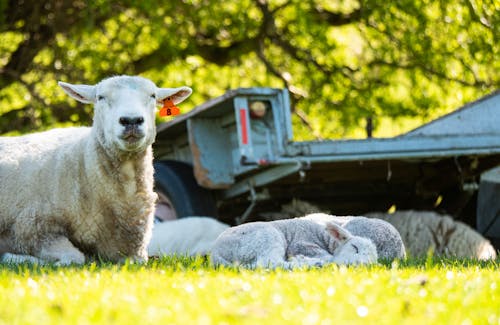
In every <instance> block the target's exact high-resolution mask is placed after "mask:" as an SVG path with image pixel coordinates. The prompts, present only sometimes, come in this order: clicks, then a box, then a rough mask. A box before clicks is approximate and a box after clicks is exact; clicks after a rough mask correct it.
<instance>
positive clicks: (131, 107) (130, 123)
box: [59, 76, 192, 152]
mask: <svg viewBox="0 0 500 325" xmlns="http://www.w3.org/2000/svg"><path fill="white" fill-rule="evenodd" d="M59 85H60V86H61V87H62V88H63V89H64V91H65V92H66V93H67V94H68V95H69V96H71V97H73V98H74V99H76V100H78V101H80V102H82V103H86V104H94V127H95V128H97V131H98V133H99V136H100V137H101V138H102V139H101V141H103V142H104V143H103V145H105V146H106V147H110V148H113V149H118V150H120V151H126V152H138V151H142V150H144V149H145V148H146V147H147V146H149V145H151V144H152V143H153V141H154V138H155V134H156V127H155V113H156V106H157V105H161V104H162V103H163V101H164V100H165V99H167V98H170V99H171V100H172V101H173V103H174V104H178V103H180V102H182V101H183V100H184V99H186V98H187V97H189V95H191V92H192V91H191V88H189V87H179V88H158V87H156V86H155V84H154V83H153V82H152V81H150V80H148V79H145V78H142V77H131V76H117V77H111V78H108V79H104V80H103V81H101V82H99V83H98V84H97V85H94V86H90V85H72V84H69V83H65V82H59Z"/></svg>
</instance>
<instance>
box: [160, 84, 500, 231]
mask: <svg viewBox="0 0 500 325" xmlns="http://www.w3.org/2000/svg"><path fill="white" fill-rule="evenodd" d="M499 126H500V92H496V93H494V94H491V95H489V96H487V97H484V98H482V99H480V100H478V101H476V102H473V103H470V104H468V105H466V106H464V107H462V108H460V109H458V110H456V111H454V112H452V113H450V114H448V115H445V116H443V117H441V118H439V119H436V120H434V121H432V122H430V123H428V124H425V125H423V126H422V127H419V128H417V129H415V130H413V131H411V132H408V133H406V134H403V135H400V136H397V137H393V138H367V139H362V140H327V141H294V140H293V133H292V124H291V112H290V99H289V95H288V92H287V90H283V89H272V88H242V89H236V90H230V91H228V92H227V93H226V94H224V95H223V96H221V97H218V98H215V99H212V100H209V101H207V102H205V103H204V104H202V105H200V106H198V107H196V108H195V109H193V110H192V111H190V112H188V113H187V114H184V115H182V116H179V117H177V118H175V119H173V120H171V121H169V122H167V123H164V124H161V125H160V126H159V127H158V132H157V137H156V142H155V144H154V153H155V159H156V162H155V168H156V186H157V191H158V192H159V193H160V197H161V202H160V203H161V204H160V205H159V206H160V208H163V209H166V210H170V213H171V214H172V217H183V216H187V215H210V216H214V217H217V218H219V219H220V220H223V221H226V222H229V223H233V224H234V223H241V222H245V221H247V220H255V219H256V218H258V217H257V216H258V215H259V213H260V212H262V211H277V210H279V206H280V205H281V204H283V203H285V202H289V201H290V200H291V199H292V198H298V199H303V200H306V201H309V202H312V203H314V204H317V205H319V206H320V207H322V208H324V209H326V210H329V211H331V212H332V213H335V214H337V215H345V214H362V213H365V212H368V211H386V210H387V209H389V208H390V207H391V206H395V207H396V208H397V209H426V210H429V209H432V210H438V211H441V212H447V213H450V214H452V215H454V216H456V217H458V218H460V219H462V220H464V221H466V222H468V223H469V224H474V223H475V222H476V217H477V220H478V224H479V225H481V227H482V228H481V229H480V230H481V231H482V232H483V233H485V234H487V235H488V236H489V237H497V238H498V237H500V220H499V218H498V215H499V211H500V208H499V207H498V206H499V204H498V203H497V204H496V207H495V208H494V209H496V211H491V209H490V208H488V205H489V204H490V201H491V200H493V199H494V198H495V200H496V197H498V187H497V188H495V187H494V186H490V185H491V184H490V183H491V182H490V183H488V184H489V185H488V186H486V187H487V188H488V189H485V190H483V192H484V193H486V194H484V193H481V194H482V195H480V201H481V205H482V206H481V208H479V207H477V196H478V189H479V188H480V187H481V188H482V186H480V185H481V183H480V175H481V173H483V172H484V171H486V170H489V169H491V168H493V167H495V166H497V165H500V127H499ZM499 178H500V177H498V178H497V179H496V181H494V182H493V183H492V184H493V185H494V184H500V180H499ZM490 180H491V178H490ZM495 189H496V192H495ZM492 191H493V192H492ZM480 192H481V191H480ZM495 195H497V196H496V197H495ZM476 209H477V210H478V211H479V213H476Z"/></svg>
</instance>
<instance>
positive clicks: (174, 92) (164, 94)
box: [156, 86, 193, 105]
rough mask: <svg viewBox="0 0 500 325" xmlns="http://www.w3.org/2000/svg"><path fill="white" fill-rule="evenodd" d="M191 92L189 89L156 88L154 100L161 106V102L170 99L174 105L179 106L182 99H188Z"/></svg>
mask: <svg viewBox="0 0 500 325" xmlns="http://www.w3.org/2000/svg"><path fill="white" fill-rule="evenodd" d="M192 92H193V90H192V89H191V88H189V87H186V86H184V87H179V88H157V89H156V99H157V100H158V104H159V105H163V101H164V100H165V99H167V98H170V99H172V100H173V101H174V104H179V103H180V102H182V101H183V100H184V99H186V98H188V97H189V95H191V93H192Z"/></svg>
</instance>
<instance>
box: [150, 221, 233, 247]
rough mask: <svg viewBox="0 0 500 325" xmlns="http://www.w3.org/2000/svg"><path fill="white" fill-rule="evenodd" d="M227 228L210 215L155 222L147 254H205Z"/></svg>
mask: <svg viewBox="0 0 500 325" xmlns="http://www.w3.org/2000/svg"><path fill="white" fill-rule="evenodd" d="M227 228H229V226H228V225H226V224H225V223H222V222H219V221H217V220H215V219H213V218H210V217H188V218H182V219H177V220H171V221H164V222H159V223H155V225H154V227H153V234H152V237H151V241H150V243H149V245H148V255H149V256H163V255H187V256H195V255H207V254H209V253H210V250H211V249H212V246H213V245H214V242H215V240H216V239H217V237H219V235H220V234H221V233H222V232H223V231H224V230H226V229H227Z"/></svg>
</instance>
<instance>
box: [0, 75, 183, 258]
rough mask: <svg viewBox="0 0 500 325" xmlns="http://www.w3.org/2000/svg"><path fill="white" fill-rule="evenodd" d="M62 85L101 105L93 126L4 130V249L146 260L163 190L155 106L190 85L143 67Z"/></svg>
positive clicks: (0, 194) (176, 98) (0, 199)
mask: <svg viewBox="0 0 500 325" xmlns="http://www.w3.org/2000/svg"><path fill="white" fill-rule="evenodd" d="M59 85H60V86H61V87H62V88H63V90H64V91H65V92H66V93H67V94H68V95H69V96H71V97H73V98H74V99H76V100H78V101H80V102H82V103H88V104H94V111H95V112H94V121H93V125H92V127H78V128H65V129H53V130H50V131H46V132H41V133H35V134H30V135H25V136H20V137H10V138H9V137H4V138H0V184H1V187H0V243H2V245H0V246H1V247H2V249H3V253H9V254H7V258H12V257H13V256H15V255H16V254H19V255H20V258H21V259H22V257H23V256H32V257H34V258H35V260H37V259H38V260H40V261H43V262H54V263H57V264H61V265H65V264H71V263H77V264H81V263H84V262H85V258H86V257H92V256H99V257H100V258H102V259H104V260H108V261H112V262H120V261H123V260H124V259H126V258H129V259H130V260H132V261H138V262H145V261H147V259H148V255H147V244H148V242H149V240H150V237H151V228H152V224H153V217H154V216H153V215H154V203H155V200H156V198H157V195H156V194H155V193H154V191H153V165H152V158H153V156H152V147H151V144H152V143H153V141H154V138H155V134H156V130H155V108H156V105H158V104H161V103H162V102H163V100H165V99H166V98H170V99H172V100H173V102H174V103H175V104H177V103H179V102H181V101H183V100H184V99H186V98H187V97H188V96H189V95H190V94H191V92H192V91H191V89H190V88H189V87H180V88H158V87H156V86H155V84H154V83H153V82H152V81H150V80H148V79H145V78H142V77H137V76H116V77H111V78H108V79H104V80H103V81H101V82H99V83H98V84H96V85H92V86H91V85H73V84H69V83H65V82H59ZM1 253H2V252H0V254H1ZM4 259H5V256H4Z"/></svg>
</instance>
